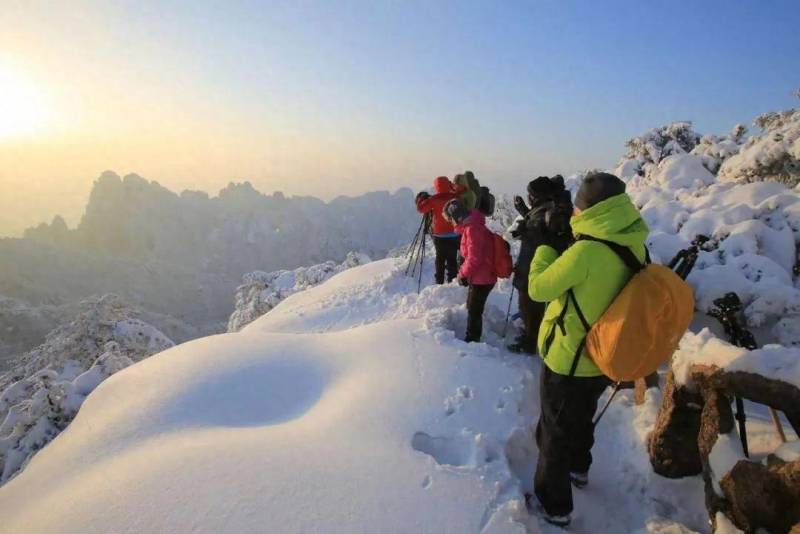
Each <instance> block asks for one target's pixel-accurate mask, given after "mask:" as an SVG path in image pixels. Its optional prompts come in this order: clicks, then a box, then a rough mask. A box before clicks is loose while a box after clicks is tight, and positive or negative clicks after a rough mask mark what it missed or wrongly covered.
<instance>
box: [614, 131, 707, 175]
mask: <svg viewBox="0 0 800 534" xmlns="http://www.w3.org/2000/svg"><path fill="white" fill-rule="evenodd" d="M701 137H702V136H701V135H700V134H699V133H697V132H695V131H694V130H692V123H691V121H679V122H673V123H670V124H667V125H665V126H661V127H659V128H653V129H652V130H649V131H647V132H646V133H645V134H643V135H640V136H638V137H634V138H632V139H628V141H626V142H625V146H626V147H627V148H628V153H627V154H625V156H623V157H622V159H621V160H620V161H619V163H618V164H617V168H616V170H615V172H616V174H617V175H618V176H619V177H620V178H623V179H627V178H631V177H634V176H644V175H646V174H647V172H648V169H649V168H651V167H654V166H656V165H658V164H659V163H660V162H661V161H662V160H663V159H664V158H667V157H669V156H672V155H676V154H685V153H687V152H691V151H692V150H693V149H694V147H695V146H696V145H697V144H698V143H699V142H700V139H701Z"/></svg>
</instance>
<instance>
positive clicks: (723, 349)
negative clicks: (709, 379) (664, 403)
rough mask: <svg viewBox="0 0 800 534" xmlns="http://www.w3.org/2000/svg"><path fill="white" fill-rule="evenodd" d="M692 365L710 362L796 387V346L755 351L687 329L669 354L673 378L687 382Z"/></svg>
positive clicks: (799, 375) (799, 370)
mask: <svg viewBox="0 0 800 534" xmlns="http://www.w3.org/2000/svg"><path fill="white" fill-rule="evenodd" d="M692 365H713V366H716V367H719V368H720V369H722V370H724V371H728V372H733V371H744V372H748V373H753V374H757V375H761V376H764V377H766V378H771V379H774V380H780V381H782V382H786V383H788V384H792V385H793V386H795V387H798V388H800V348H796V347H783V346H781V345H767V346H765V347H763V348H760V349H756V350H747V349H744V348H742V347H736V346H734V345H731V344H730V343H728V342H726V341H723V340H721V339H719V338H718V337H716V336H714V335H713V334H712V333H711V331H710V330H708V329H707V328H706V329H703V330H702V331H700V332H699V333H697V334H694V333H691V332H688V333H687V334H686V335H685V336H684V337H683V339H682V340H681V343H680V347H679V348H678V350H677V351H676V352H675V355H674V356H673V357H672V369H673V371H674V372H675V380H676V382H677V383H678V384H680V385H684V384H686V383H688V382H689V380H690V377H689V369H690V368H691V366H692Z"/></svg>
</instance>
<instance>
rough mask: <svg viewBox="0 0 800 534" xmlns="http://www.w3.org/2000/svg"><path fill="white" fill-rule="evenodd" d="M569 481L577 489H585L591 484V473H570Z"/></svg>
mask: <svg viewBox="0 0 800 534" xmlns="http://www.w3.org/2000/svg"><path fill="white" fill-rule="evenodd" d="M569 481H570V482H572V485H573V486H575V487H576V488H577V489H583V488H585V487H586V485H587V484H588V483H589V473H570V474H569Z"/></svg>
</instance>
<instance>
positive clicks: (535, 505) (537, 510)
mask: <svg viewBox="0 0 800 534" xmlns="http://www.w3.org/2000/svg"><path fill="white" fill-rule="evenodd" d="M525 506H526V507H527V508H528V512H529V513H531V514H533V515H537V516H539V517H541V518H542V519H544V520H545V521H547V522H548V523H550V524H551V525H554V526H556V527H560V528H567V527H568V526H569V524H570V522H571V521H572V517H571V516H570V514H567V515H552V514H548V513H547V511H546V510H545V509H544V506H542V503H541V502H539V499H538V498H537V497H536V496H535V495H532V494H530V493H526V494H525Z"/></svg>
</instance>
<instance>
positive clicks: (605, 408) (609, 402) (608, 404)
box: [592, 380, 622, 426]
mask: <svg viewBox="0 0 800 534" xmlns="http://www.w3.org/2000/svg"><path fill="white" fill-rule="evenodd" d="M621 385H622V381H621V380H620V381H619V382H616V383H615V384H614V389H612V390H611V395H609V396H608V400H607V401H606V403H605V404H604V405H603V407H602V408H601V409H600V413H598V414H597V415H596V416H595V418H594V420H593V421H592V426H597V423H599V422H600V418H601V417H603V414H604V413H606V410H608V407H609V406H611V401H612V400H614V396H616V394H617V392H618V391H619V387H620V386H621Z"/></svg>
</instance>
